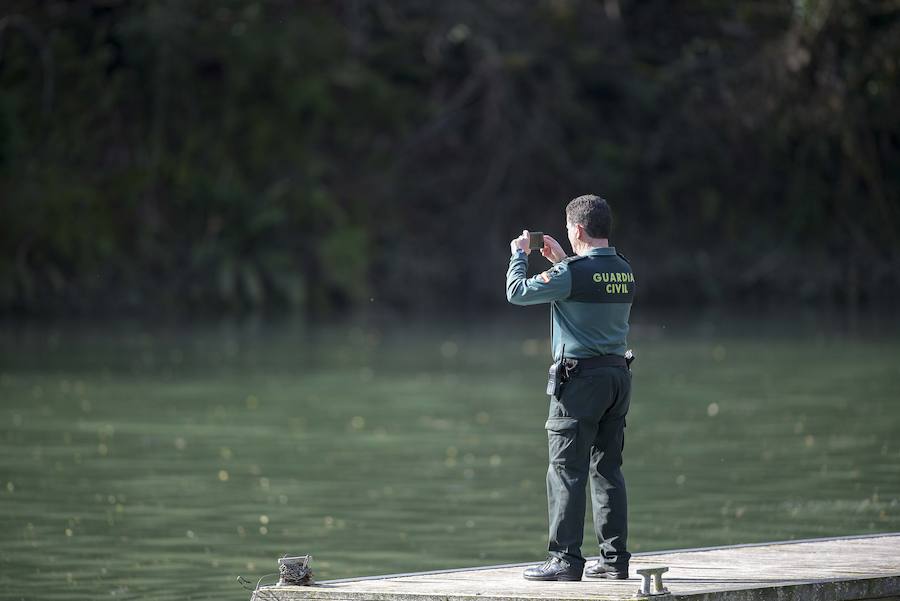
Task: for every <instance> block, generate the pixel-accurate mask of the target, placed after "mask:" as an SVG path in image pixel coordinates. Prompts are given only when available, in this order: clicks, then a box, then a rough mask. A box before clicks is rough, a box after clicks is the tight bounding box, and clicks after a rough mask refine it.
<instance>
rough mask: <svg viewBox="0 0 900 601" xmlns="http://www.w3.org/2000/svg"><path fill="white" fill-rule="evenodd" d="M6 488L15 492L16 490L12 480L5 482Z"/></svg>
mask: <svg viewBox="0 0 900 601" xmlns="http://www.w3.org/2000/svg"><path fill="white" fill-rule="evenodd" d="M6 490H7V491H8V492H15V490H16V485H15V484H13V483H12V482H7V483H6Z"/></svg>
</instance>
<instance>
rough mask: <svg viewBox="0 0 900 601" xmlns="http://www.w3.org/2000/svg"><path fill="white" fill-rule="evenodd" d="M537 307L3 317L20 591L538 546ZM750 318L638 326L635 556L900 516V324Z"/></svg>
mask: <svg viewBox="0 0 900 601" xmlns="http://www.w3.org/2000/svg"><path fill="white" fill-rule="evenodd" d="M528 315H529V316H530V317H532V318H533V320H532V321H524V322H520V323H516V324H491V325H484V326H479V325H464V326H454V327H450V326H444V327H431V328H425V327H402V328H401V327H399V326H397V325H393V326H391V325H387V326H385V325H382V326H374V325H365V324H364V325H358V326H345V327H320V328H315V329H313V328H309V327H302V326H297V325H287V326H284V325H282V326H265V325H252V324H251V325H240V326H239V325H232V326H223V327H208V326H198V327H194V328H191V329H185V328H183V327H181V328H176V327H159V328H151V327H146V326H145V327H141V326H137V325H134V324H131V325H129V324H121V325H105V326H93V327H88V326H80V327H66V328H52V327H47V326H43V327H36V326H32V327H16V326H10V325H7V326H6V327H5V328H4V329H3V330H2V333H3V336H2V340H0V353H2V354H0V358H2V362H0V418H2V422H0V449H2V453H0V532H2V535H0V598H4V599H19V598H23V599H38V598H40V599H76V598H116V599H132V598H133V599H137V598H140V599H173V600H175V599H177V600H184V599H217V600H220V599H245V598H247V596H248V594H247V593H246V592H244V591H242V590H241V589H240V588H239V587H238V585H237V584H236V583H235V582H234V579H235V577H236V576H237V575H239V574H240V575H244V576H246V577H248V578H250V579H252V580H253V581H254V582H255V581H256V579H257V578H259V577H260V576H262V575H263V574H265V573H267V572H271V571H273V569H274V566H275V561H276V558H277V557H279V556H281V555H283V554H285V553H290V554H298V553H307V552H311V553H312V554H313V555H314V557H315V563H314V569H315V572H316V576H317V578H318V579H329V578H340V577H348V576H357V575H369V574H379V573H391V572H398V571H418V570H428V569H437V568H449V567H462V566H474V565H485V564H494V563H508V562H519V561H531V560H540V559H542V558H543V556H544V551H545V549H546V534H545V528H546V516H545V496H544V483H543V479H544V473H545V470H546V463H545V462H546V438H545V432H544V431H543V429H542V427H543V422H544V418H545V415H546V397H545V396H543V394H542V390H543V384H544V382H543V377H544V374H545V368H546V363H547V358H546V355H547V351H546V341H545V340H544V338H543V337H544V336H545V331H544V328H545V327H546V316H545V314H544V313H543V312H531V313H529V314H528ZM740 326H741V327H736V328H735V327H730V328H723V327H722V325H721V324H719V323H717V322H716V321H715V320H712V321H709V322H707V323H700V324H698V323H680V324H679V323H668V324H667V323H666V322H664V321H648V322H647V323H640V322H639V323H637V324H636V327H635V330H634V332H633V335H632V337H631V343H632V345H633V346H634V347H635V348H636V349H637V350H638V354H639V358H638V361H637V363H636V364H635V369H634V372H635V375H634V391H633V400H632V412H631V414H630V416H629V420H628V429H627V433H626V448H625V476H626V478H627V480H628V485H629V496H630V501H631V505H630V509H631V516H630V524H631V547H632V550H633V551H650V550H660V549H667V548H682V547H695V546H705V545H721V544H733V543H747V542H754V541H766V540H777V539H790V538H807V537H817V536H831V535H843V534H864V533H873V532H886V531H896V530H900V337H897V336H895V335H891V334H885V333H883V332H881V333H877V332H876V333H875V334H870V335H855V336H852V337H849V336H845V335H842V334H840V333H820V332H819V326H809V325H806V326H804V325H800V326H797V325H796V324H794V325H791V324H788V325H787V326H784V327H782V326H771V325H768V326H761V325H760V324H758V323H754V322H747V323H743V324H740ZM590 531H591V530H590V527H589V529H588V532H590ZM586 543H587V544H586V545H585V552H586V553H587V554H595V553H596V544H595V543H594V544H591V539H590V536H589V537H588V538H587V540H586Z"/></svg>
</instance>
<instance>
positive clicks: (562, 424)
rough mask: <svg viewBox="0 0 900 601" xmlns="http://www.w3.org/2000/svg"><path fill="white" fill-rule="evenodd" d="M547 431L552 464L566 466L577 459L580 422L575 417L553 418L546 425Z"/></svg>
mask: <svg viewBox="0 0 900 601" xmlns="http://www.w3.org/2000/svg"><path fill="white" fill-rule="evenodd" d="M544 428H546V429H547V438H548V446H549V449H550V463H551V464H554V465H566V464H567V463H569V462H571V461H573V460H574V459H575V455H576V450H577V440H576V438H577V436H578V420H577V419H575V418H574V417H551V418H548V419H547V423H546V424H544Z"/></svg>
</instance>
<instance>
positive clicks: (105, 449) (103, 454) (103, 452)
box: [97, 442, 109, 457]
mask: <svg viewBox="0 0 900 601" xmlns="http://www.w3.org/2000/svg"><path fill="white" fill-rule="evenodd" d="M97 453H98V454H100V456H101V457H106V455H107V454H109V447H107V446H106V445H105V444H103V443H102V442H101V443H100V444H98V445H97Z"/></svg>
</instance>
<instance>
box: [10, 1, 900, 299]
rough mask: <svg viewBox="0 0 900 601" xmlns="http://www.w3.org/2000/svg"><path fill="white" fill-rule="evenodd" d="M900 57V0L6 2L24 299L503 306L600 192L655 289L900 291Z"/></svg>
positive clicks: (16, 295)
mask: <svg viewBox="0 0 900 601" xmlns="http://www.w3.org/2000/svg"><path fill="white" fill-rule="evenodd" d="M898 78H900V2H897V1H896V0H870V1H866V0H793V2H791V1H787V0H785V1H780V2H775V1H756V0H753V1H750V0H739V1H735V2H711V1H701V0H696V1H690V2H688V1H685V2H663V1H661V0H640V1H638V0H593V1H587V0H584V1H578V0H542V1H537V0H535V1H533V2H532V1H522V2H518V1H512V0H498V1H491V2H485V1H483V0H453V1H446V2H443V1H432V2H429V1H422V0H391V1H388V0H341V1H337V0H335V1H330V2H325V1H321V2H314V1H304V2H300V1H298V2H288V1H284V0H282V1H278V0H268V1H260V2H236V1H223V0H215V1H214V0H195V1H181V0H169V1H164V0H158V1H124V0H123V1H115V0H103V1H100V0H95V1H93V2H91V1H80V2H77V1H50V0H45V1H37V2H36V1H34V0H7V1H5V2H3V3H2V5H0V211H2V213H0V216H2V218H0V312H2V313H4V314H7V315H26V314H30V315H49V314H57V315H59V314H62V315H70V314H108V313H109V312H120V311H121V312H129V313H137V314H151V313H153V314H157V313H161V314H183V313H185V312H187V313H204V312H205V313H214V314H215V313H222V312H245V311H278V310H284V309H301V310H303V311H305V312H307V313H308V314H309V315H315V316H322V315H340V314H343V313H345V312H348V311H352V310H358V309H360V308H362V307H369V306H375V307H378V308H380V309H385V310H390V311H397V312H406V311H411V310H416V311H424V312H437V311H443V310H451V311H469V310H473V309H474V308H476V307H477V308H484V307H486V306H488V307H490V306H494V307H499V306H500V305H501V303H503V301H504V298H503V289H504V287H503V281H502V280H503V272H504V270H505V264H506V258H507V251H508V241H509V240H510V239H511V238H512V237H514V236H515V235H516V234H517V232H519V231H521V229H522V228H523V227H531V228H533V229H543V230H544V231H547V232H551V233H554V234H556V235H558V236H563V235H564V227H563V222H562V221H563V207H564V206H565V203H566V202H567V201H568V200H569V199H570V198H572V197H574V196H577V195H580V194H583V193H587V192H593V193H597V194H601V195H603V196H604V197H606V198H607V199H609V200H610V202H611V204H612V206H613V209H614V212H615V217H616V224H615V226H614V240H613V242H614V243H615V244H616V245H617V246H618V247H619V248H620V249H621V250H622V251H624V252H625V253H626V254H627V255H628V256H629V257H630V259H631V260H632V263H633V264H634V266H635V271H636V273H638V274H639V277H640V280H641V287H640V302H641V303H646V304H653V303H658V304H671V303H682V304H687V303H701V302H702V303H736V304H747V303H749V304H756V305H760V304H763V305H766V304H769V303H773V302H774V303H823V304H842V305H847V306H851V307H857V306H866V305H868V304H878V303H879V302H887V303H890V302H892V301H894V300H895V299H896V298H897V297H898V296H900V244H898V240H900V238H898V236H900V202H898V201H900V160H898V159H900V110H898V107H900V94H898V89H900V87H898ZM540 261H542V259H538V260H536V261H533V263H535V264H540ZM373 303H374V304H373Z"/></svg>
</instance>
